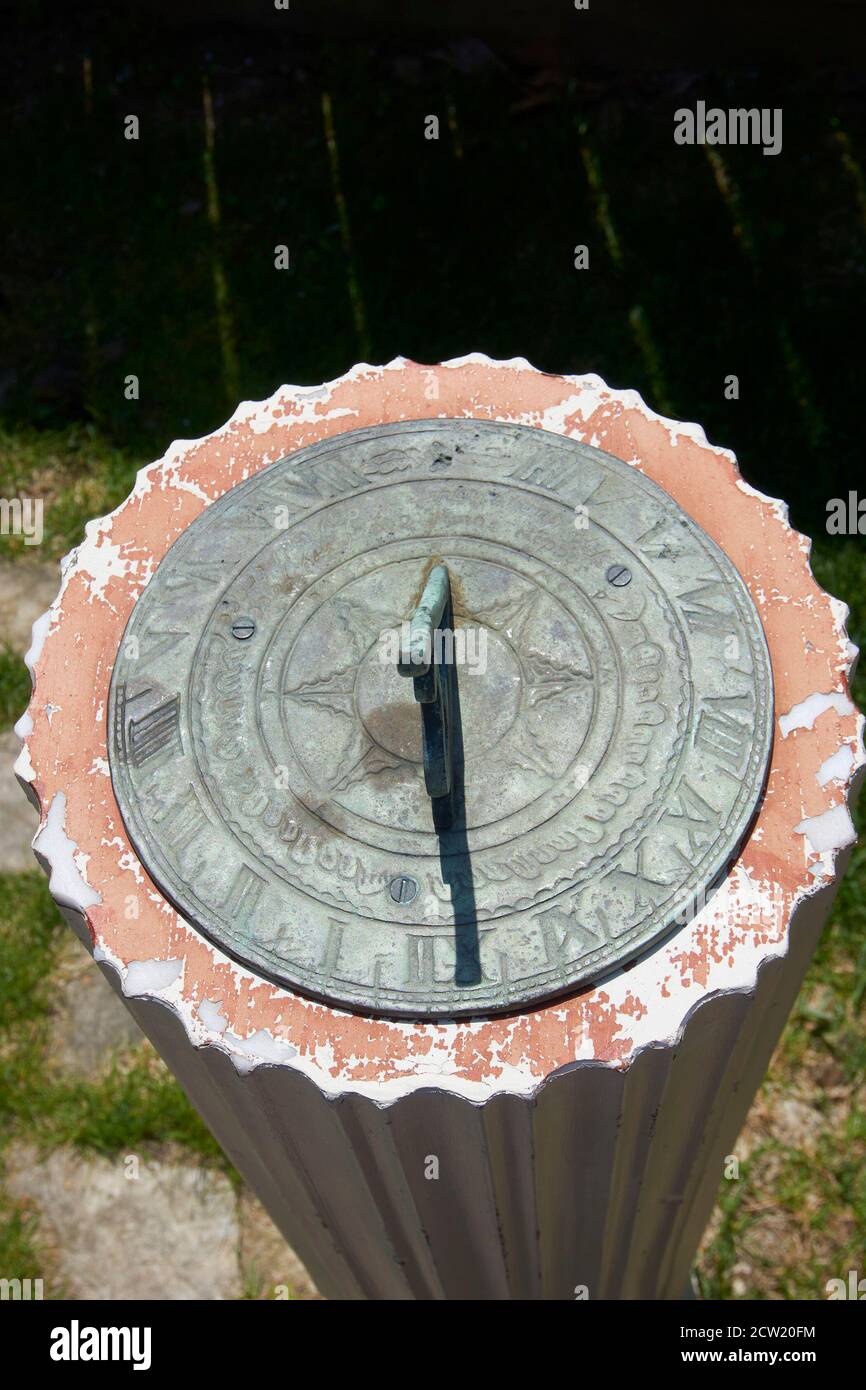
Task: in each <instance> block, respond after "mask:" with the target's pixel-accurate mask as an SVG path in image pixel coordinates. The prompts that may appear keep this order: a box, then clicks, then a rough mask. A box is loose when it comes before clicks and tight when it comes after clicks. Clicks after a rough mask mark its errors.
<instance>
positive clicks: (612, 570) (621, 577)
mask: <svg viewBox="0 0 866 1390" xmlns="http://www.w3.org/2000/svg"><path fill="white" fill-rule="evenodd" d="M604 577H605V579H606V580H607V582H608V584H613V585H615V586H616V588H617V589H622V588H624V587H625V585H626V584H630V583H631V570H630V569H628V567H627V566H626V565H608V567H607V569H606V570H605V572H604Z"/></svg>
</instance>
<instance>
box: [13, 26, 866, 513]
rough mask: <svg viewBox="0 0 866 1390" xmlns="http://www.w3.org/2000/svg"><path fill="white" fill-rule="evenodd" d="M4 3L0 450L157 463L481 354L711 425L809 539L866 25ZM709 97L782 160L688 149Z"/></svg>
mask: <svg viewBox="0 0 866 1390" xmlns="http://www.w3.org/2000/svg"><path fill="white" fill-rule="evenodd" d="M11 8H12V12H13V14H14V16H15V18H14V20H13V21H12V22H11V23H9V24H8V25H7V29H6V38H7V40H8V57H7V65H6V92H5V99H4V100H5V104H6V105H7V110H8V114H7V118H6V120H5V121H4V122H3V126H2V134H0V144H2V160H3V166H4V168H5V170H6V178H5V185H6V195H7V211H9V212H11V217H10V218H9V220H8V225H7V244H6V252H5V255H4V257H3V265H2V268H0V296H2V300H0V308H2V329H0V334H2V336H0V363H2V367H0V412H2V419H3V420H5V421H6V423H7V424H8V425H9V426H11V427H14V426H16V425H20V424H21V423H22V422H26V423H27V424H29V425H34V426H36V427H39V428H55V427H58V426H63V425H66V424H68V423H69V422H74V421H80V422H84V423H87V424H89V425H91V426H93V427H94V428H95V429H97V430H98V431H99V433H100V437H101V438H102V440H108V441H110V442H111V444H112V445H114V446H116V447H117V448H118V449H120V450H121V451H123V452H124V453H128V454H129V456H130V459H134V460H135V461H137V462H141V461H143V460H144V459H150V458H153V457H156V456H158V455H159V454H161V453H162V452H163V451H164V449H165V447H166V445H167V444H168V443H169V442H170V440H171V439H172V438H175V437H177V436H186V437H188V436H195V435H199V434H202V433H206V432H208V431H210V430H212V429H214V428H215V427H216V426H218V425H219V424H220V423H221V422H222V421H223V420H224V419H225V418H226V416H227V415H228V414H229V413H230V411H231V410H232V409H233V408H234V406H235V404H236V403H237V401H238V400H239V399H241V398H249V397H252V398H258V397H263V396H266V395H269V394H270V393H271V392H272V391H273V390H274V389H275V387H276V386H278V385H279V384H280V383H282V382H296V383H313V382H318V381H321V380H323V379H328V378H331V377H334V376H337V375H339V374H340V373H342V372H343V371H345V370H346V369H347V368H348V367H349V366H351V365H352V364H353V363H354V362H355V361H357V360H359V359H367V360H370V361H372V362H384V361H387V360H388V359H389V358H391V357H393V356H395V355H397V354H404V355H406V356H410V357H413V358H415V359H417V360H420V361H422V362H432V361H437V360H440V359H443V358H447V357H450V356H457V355H462V354H464V353H466V352H470V351H474V350H480V351H484V352H486V353H488V354H489V355H491V356H493V357H511V356H525V357H527V358H528V359H529V361H530V362H532V363H533V364H534V365H535V366H537V367H539V368H542V369H544V370H547V371H551V372H563V373H572V372H584V371H595V372H598V373H599V374H601V375H602V376H603V377H604V378H605V379H606V380H607V381H608V382H609V383H610V384H611V385H613V386H615V387H625V386H631V387H635V388H637V389H638V390H639V391H640V392H641V393H642V394H643V395H644V397H645V399H646V400H647V401H648V403H649V404H650V405H651V406H653V407H654V408H656V409H658V410H660V411H662V412H663V413H670V414H672V415H674V416H676V417H679V418H683V419H687V420H690V419H696V420H699V421H700V422H701V423H702V424H703V425H704V426H705V428H706V430H707V433H708V435H709V437H710V439H711V440H712V441H713V442H715V443H719V444H724V445H727V446H729V447H731V448H733V449H735V450H736V452H737V454H738V456H739V459H740V462H741V466H742V468H743V471H744V473H745V474H746V476H747V477H748V478H749V479H750V481H752V482H754V483H755V484H756V485H757V486H759V487H761V488H762V489H764V490H765V491H768V492H770V493H773V494H778V495H781V496H784V497H786V498H787V499H788V500H789V501H791V503H792V508H793V519H794V521H795V523H796V524H798V525H799V526H800V527H801V528H803V529H805V530H807V531H808V532H810V533H812V534H815V533H816V532H819V531H823V530H824V526H825V520H826V502H827V500H828V499H829V498H830V497H833V496H840V495H845V494H846V493H847V491H848V489H849V488H854V487H856V486H857V482H858V479H860V478H862V476H863V468H862V454H863V450H862V423H861V421H862V400H863V394H864V389H863V384H862V377H863V365H864V362H863V350H862V324H863V317H864V309H866V271H864V247H866V180H864V172H863V161H864V160H866V107H864V99H863V98H864V87H866V80H864V75H863V71H862V62H861V60H862V54H863V52H864V50H866V44H864V42H863V40H864V38H866V25H864V22H863V18H864V10H863V7H862V6H861V5H859V4H853V3H849V4H844V3H842V4H840V3H836V4H824V5H817V6H816V5H804V4H795V5H787V6H780V5H775V4H770V5H767V4H765V5H755V4H753V5H751V6H746V5H740V4H733V5H726V6H724V7H723V8H722V7H720V8H719V9H718V10H714V9H712V8H710V9H709V10H708V9H707V8H706V7H698V6H694V5H689V6H686V5H682V4H680V5H676V4H675V5H669V6H664V5H658V4H656V5H652V6H649V5H638V4H634V3H632V4H625V3H619V4H616V3H614V4H611V3H605V0H591V7H590V10H589V11H587V12H576V11H575V10H574V8H573V5H572V4H571V3H570V0H558V3H553V0H546V3H541V4H534V5H533V4H529V3H528V0H507V3H505V4H502V5H494V4H492V3H488V4H484V3H479V0H468V2H467V3H464V4H461V5H457V4H456V3H451V0H448V3H445V4H444V5H437V6H433V7H431V6H427V5H420V4H415V5H412V4H403V5H393V4H392V5H385V4H384V3H373V2H372V0H368V3H361V4H355V5H349V4H348V3H339V0H332V2H331V3H327V0H320V3H318V4H316V5H312V4H309V3H304V0H293V4H292V8H291V9H290V10H289V11H288V12H285V11H280V12H277V11H275V10H274V7H273V4H272V3H270V0H269V3H262V2H261V0H257V3H250V4H239V3H234V4H233V3H230V0H220V3H217V4H205V3H204V0H201V3H199V0H179V3H178V4H175V5H167V4H158V3H154V0H145V3H141V4H137V5H134V6H123V5H114V6H105V5H84V6H76V7H74V8H73V10H72V11H70V10H69V9H68V7H66V6H59V5H57V4H48V3H42V4H39V3H27V4H21V3H19V4H18V5H15V6H12V7H11ZM699 21H702V22H699ZM706 21H710V23H709V25H708V24H707V22H706ZM858 65H859V70H858ZM699 98H701V99H704V100H705V101H707V102H708V103H709V104H713V105H718V106H721V107H724V108H729V107H735V106H736V107H740V106H746V107H748V106H759V107H776V106H780V107H782V109H783V112H784V116H783V148H782V152H781V154H779V155H778V156H776V157H766V156H764V155H763V153H762V152H761V149H760V148H756V147H740V148H738V147H727V148H725V147H716V148H715V149H714V150H713V149H711V148H710V147H705V148H701V147H699V146H694V147H691V148H688V147H681V146H678V145H676V144H675V143H674V140H673V126H674V121H673V113H674V111H675V110H676V109H677V108H678V107H680V106H691V107H693V106H694V104H695V102H696V101H697V100H698V99H699ZM127 114H135V115H137V116H138V118H139V121H140V127H141V130H140V139H139V140H138V141H128V140H126V139H124V133H123V132H124V117H125V116H126V115H127ZM429 114H436V115H438V116H439V118H440V123H441V132H440V139H439V140H438V141H430V140H426V139H424V119H425V116H427V115H429ZM283 243H284V244H287V245H288V247H289V249H290V256H291V267H292V268H291V270H290V271H288V272H278V271H276V270H275V269H274V250H273V248H274V247H275V246H276V245H278V244H283ZM579 243H585V244H587V245H588V246H589V251H590V269H589V270H588V271H583V272H579V271H576V270H575V269H574V267H573V248H574V246H575V245H577V244H579ZM129 373H134V374H135V375H137V376H138V377H139V379H140V391H141V396H140V400H139V401H127V400H126V399H125V398H124V393H123V383H124V378H125V376H126V375H127V374H129ZM731 373H734V374H736V375H737V376H738V377H739V383H740V399H739V400H738V401H726V400H725V398H724V394H723V390H724V379H725V377H726V376H727V375H729V374H731ZM84 466H85V465H84V463H82V467H84ZM119 467H120V474H119V476H118V480H117V491H118V492H119V494H120V495H121V496H122V495H123V492H124V491H125V489H126V486H127V481H128V480H127V476H126V473H125V472H124V469H123V465H122V464H121V465H119ZM131 468H132V464H131V463H130V467H129V470H127V471H128V472H129V476H130V477H131ZM117 500H119V496H118V498H117Z"/></svg>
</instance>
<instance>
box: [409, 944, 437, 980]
mask: <svg viewBox="0 0 866 1390" xmlns="http://www.w3.org/2000/svg"><path fill="white" fill-rule="evenodd" d="M435 946H436V938H435V936H408V937H407V938H406V984H407V985H432V984H433V981H434V978H435V974H436V955H435Z"/></svg>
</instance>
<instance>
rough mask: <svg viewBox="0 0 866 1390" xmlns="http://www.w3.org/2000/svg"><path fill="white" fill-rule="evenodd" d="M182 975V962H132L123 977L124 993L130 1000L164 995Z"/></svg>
mask: <svg viewBox="0 0 866 1390" xmlns="http://www.w3.org/2000/svg"><path fill="white" fill-rule="evenodd" d="M182 973H183V961H182V960H131V961H130V962H129V965H128V966H127V968H126V973H125V975H124V977H123V992H124V994H125V995H127V996H128V997H129V998H130V999H134V998H139V997H140V996H141V995H146V994H162V993H163V992H164V991H165V990H167V989H170V988H171V986H172V985H173V984H175V983H176V982H177V981H178V980H179V979H180V977H181V975H182Z"/></svg>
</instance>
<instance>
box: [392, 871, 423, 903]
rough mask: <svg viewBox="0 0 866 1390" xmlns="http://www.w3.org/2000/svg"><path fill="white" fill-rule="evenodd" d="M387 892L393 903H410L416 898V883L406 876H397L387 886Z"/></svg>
mask: <svg viewBox="0 0 866 1390" xmlns="http://www.w3.org/2000/svg"><path fill="white" fill-rule="evenodd" d="M388 892H389V893H390V894H391V897H392V898H393V899H394V902H395V903H411V902H412V900H413V898H417V896H418V883H417V880H416V879H414V878H410V876H409V875H408V874H398V875H397V877H396V878H392V879H391V882H390V883H389V884H388Z"/></svg>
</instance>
